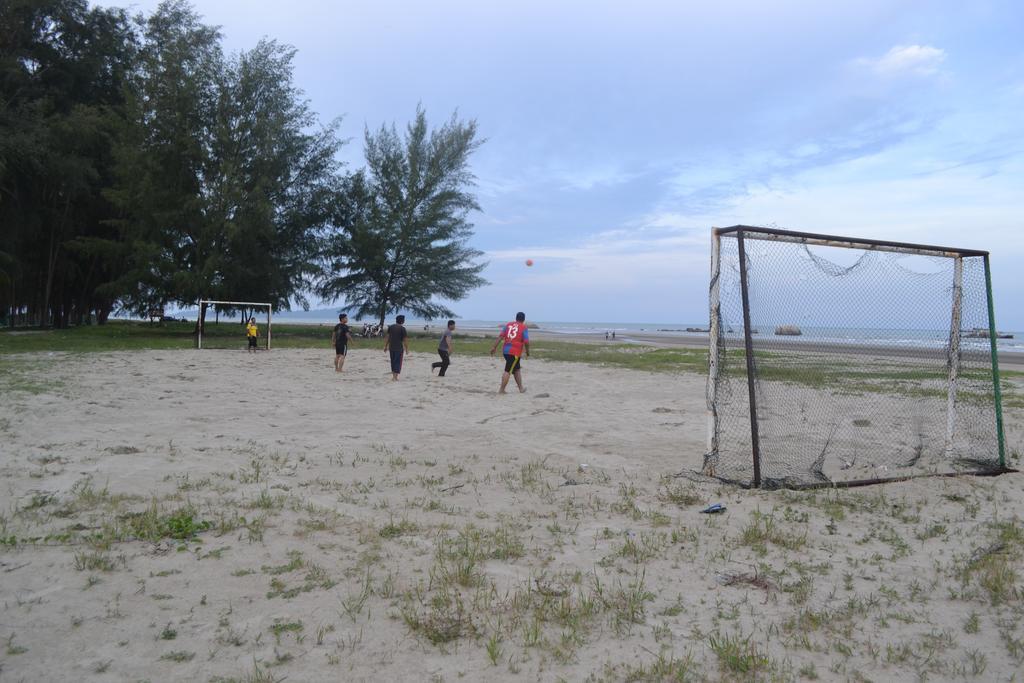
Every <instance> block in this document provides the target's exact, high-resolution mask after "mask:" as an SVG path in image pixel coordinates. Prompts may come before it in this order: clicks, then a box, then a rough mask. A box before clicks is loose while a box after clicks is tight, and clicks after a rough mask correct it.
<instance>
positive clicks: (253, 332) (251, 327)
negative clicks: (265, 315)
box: [245, 318, 260, 353]
mask: <svg viewBox="0 0 1024 683" xmlns="http://www.w3.org/2000/svg"><path fill="white" fill-rule="evenodd" d="M245 337H246V339H248V340H249V348H248V349H247V351H248V352H249V353H256V340H257V339H259V338H260V328H258V327H256V318H249V323H248V324H247V325H246V326H245Z"/></svg>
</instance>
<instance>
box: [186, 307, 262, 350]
mask: <svg viewBox="0 0 1024 683" xmlns="http://www.w3.org/2000/svg"><path fill="white" fill-rule="evenodd" d="M211 307H213V308H215V309H218V310H223V311H226V312H228V313H232V314H233V313H240V314H241V316H242V323H243V324H244V323H245V322H247V321H248V319H249V317H256V315H255V314H256V313H257V312H259V318H258V319H257V320H258V322H257V325H259V324H263V323H264V322H265V324H266V329H265V330H262V331H261V332H260V339H259V347H261V348H263V349H266V350H268V351H269V350H270V342H271V337H272V332H273V308H274V305H273V304H271V303H268V302H262V301H221V300H216V299H200V300H199V320H200V321H203V322H202V324H200V325H199V331H198V333H197V334H196V348H199V349H202V348H235V347H237V346H238V344H237V343H235V342H237V341H238V339H239V337H238V334H227V335H225V334H210V333H208V332H207V331H206V325H207V324H208V323H209V321H208V320H207V313H208V312H209V309H210V308H211ZM264 309H265V310H266V317H265V318H264V316H263V310H264ZM243 330H244V328H243ZM239 334H242V333H239ZM225 340H227V346H225V345H224V343H223V342H224V341H225ZM243 346H244V344H243Z"/></svg>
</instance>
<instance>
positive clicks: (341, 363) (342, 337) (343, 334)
mask: <svg viewBox="0 0 1024 683" xmlns="http://www.w3.org/2000/svg"><path fill="white" fill-rule="evenodd" d="M351 339H352V334H351V333H350V332H349V330H348V314H347V313H342V314H340V315H339V316H338V324H337V325H335V326H334V334H332V335H331V343H332V344H334V371H335V372H341V371H342V369H344V367H345V356H347V355H348V343H349V341H350V340H351Z"/></svg>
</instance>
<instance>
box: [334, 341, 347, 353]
mask: <svg viewBox="0 0 1024 683" xmlns="http://www.w3.org/2000/svg"><path fill="white" fill-rule="evenodd" d="M334 353H336V354H338V355H339V356H347V355H348V344H335V345H334Z"/></svg>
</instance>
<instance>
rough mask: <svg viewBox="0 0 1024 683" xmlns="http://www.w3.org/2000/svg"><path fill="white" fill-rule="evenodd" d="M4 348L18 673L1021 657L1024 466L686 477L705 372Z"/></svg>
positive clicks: (901, 668)
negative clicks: (896, 477) (825, 485)
mask: <svg viewBox="0 0 1024 683" xmlns="http://www.w3.org/2000/svg"><path fill="white" fill-rule="evenodd" d="M0 360H2V361H3V365H2V366H0V367H2V368H3V375H2V376H0V391H2V398H0V474H2V476H3V489H2V494H0V497H2V500H3V503H4V504H3V506H2V510H0V515H2V516H0V536H2V537H3V539H4V542H3V545H2V546H0V593H2V598H3V614H2V616H0V637H2V638H3V640H4V641H5V644H4V645H3V646H2V649H0V680H12V681H19V680H25V681H42V680H45V681H79V680H90V681H91V680H95V681H136V680H151V681H195V680H198V681H207V680H238V681H256V680H279V679H285V678H286V679H287V680H288V681H334V680H346V681H361V680H365V681H380V680H416V681H419V680H437V681H441V680H445V681H457V680H471V681H477V680H485V679H486V680H524V681H533V680H540V681H555V680H569V681H576V680H608V681H618V680H723V679H724V680H753V679H765V680H771V679H775V680H811V679H814V678H818V679H820V680H916V679H923V678H927V679H928V680H963V679H965V678H967V679H976V680H985V681H995V680H1014V677H1015V676H1016V677H1017V679H1019V677H1020V674H1019V671H1020V670H1021V667H1022V666H1024V579H1022V576H1021V574H1022V570H1021V567H1022V565H1024V563H1022V554H1024V523H1022V517H1024V494H1022V483H1024V481H1022V477H1021V475H1019V474H1010V475H1004V476H1001V477H996V478H973V477H962V478H956V479H918V480H914V481H910V482H904V483H899V484H890V485H885V486H877V487H871V488H866V489H858V490H848V491H847V490H840V491H817V492H799V493H798V492H791V491H776V492H767V491H747V490H742V489H738V488H735V487H731V486H728V485H723V484H720V483H718V482H714V481H703V480H699V478H697V477H693V478H688V477H674V476H673V475H675V474H677V473H680V472H692V471H693V470H697V469H699V468H700V466H701V463H702V456H703V453H704V440H705V410H704V390H705V384H704V379H703V377H701V376H698V375H691V374H681V375H671V374H652V373H645V372H639V371H631V370H620V369H609V368H601V367H594V366H589V365H583V364H574V363H558V362H545V361H533V360H528V361H526V364H525V368H524V376H525V379H526V385H527V389H528V391H527V393H525V394H519V393H516V392H515V389H514V387H511V393H509V394H508V395H506V396H500V397H499V396H496V395H495V393H494V392H495V389H496V388H497V382H498V379H499V375H500V362H499V361H498V360H492V359H485V358H463V357H459V356H458V355H456V356H455V357H454V358H453V364H452V366H451V368H450V369H449V372H448V374H449V376H448V377H445V378H443V379H441V378H436V377H433V376H432V375H431V374H430V370H429V365H430V362H432V361H433V360H435V358H434V357H432V356H428V355H425V354H414V355H413V357H412V358H411V359H409V361H408V363H407V367H406V371H405V372H404V373H403V377H402V380H401V381H400V382H397V383H393V382H391V381H390V374H389V372H388V364H387V359H386V356H385V354H384V353H383V352H382V351H378V350H372V351H371V350H367V349H364V348H359V349H356V350H354V351H353V352H352V353H351V356H350V358H349V360H348V363H347V364H346V369H345V372H344V373H342V374H336V373H334V372H333V370H332V369H331V356H330V354H329V353H324V352H318V351H312V350H274V351H272V352H270V353H261V354H256V355H248V354H245V353H242V352H228V351H204V352H198V351H161V352H126V353H110V354H83V355H62V354H32V355H17V356H6V357H3V358H2V359H0ZM1006 418H1007V425H1008V438H1009V445H1010V448H1011V449H1012V450H1014V451H1017V450H1019V448H1020V444H1021V443H1022V438H1024V416H1022V415H1021V413H1020V411H1019V410H1017V411H1013V410H1011V411H1009V412H1008V413H1007V415H1006ZM1016 464H1019V462H1018V463H1016ZM694 479H698V480H697V481H695V480H694ZM716 502H717V503H722V504H723V505H725V506H726V507H727V510H726V512H724V513H722V514H718V515H702V514H699V513H698V510H700V509H702V508H703V507H704V506H706V505H708V504H710V503H716ZM154 506H155V507H154ZM183 508H184V509H186V510H187V513H188V514H185V515H182V514H180V511H181V510H182V509H183ZM147 512H148V516H147ZM189 515H191V517H190V518H189ZM168 518H173V519H174V520H175V524H174V525H173V526H168V525H167V524H164V526H160V525H157V526H153V525H150V526H148V527H147V526H145V525H143V524H142V523H141V521H140V520H145V519H151V520H159V519H164V520H165V521H166V520H167V519H168ZM207 527H208V528H207ZM147 529H149V531H146V530H147ZM152 529H163V531H152ZM192 532H195V533H194V535H193V533H192ZM175 535H177V536H180V537H182V538H174V537H173V536H175ZM140 536H141V538H140ZM261 677H262V678H261ZM673 677H674V678H673Z"/></svg>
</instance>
